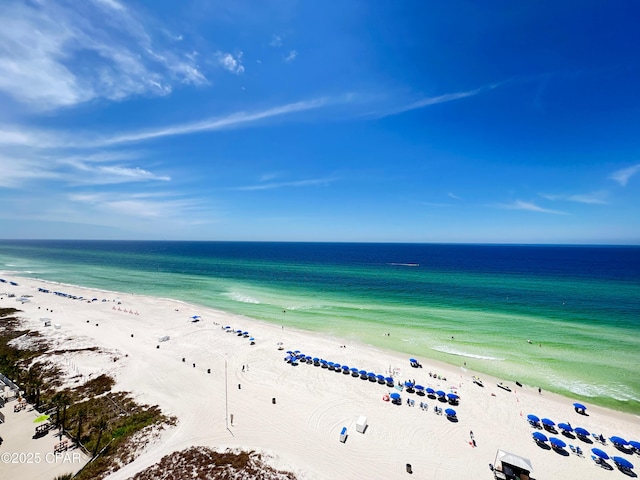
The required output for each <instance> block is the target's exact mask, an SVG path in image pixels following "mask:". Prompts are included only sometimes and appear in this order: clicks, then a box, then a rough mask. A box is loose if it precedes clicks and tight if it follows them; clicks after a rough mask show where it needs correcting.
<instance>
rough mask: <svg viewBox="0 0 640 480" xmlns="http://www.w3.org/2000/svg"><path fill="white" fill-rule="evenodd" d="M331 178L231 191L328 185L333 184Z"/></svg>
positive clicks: (264, 185) (251, 186)
mask: <svg viewBox="0 0 640 480" xmlns="http://www.w3.org/2000/svg"><path fill="white" fill-rule="evenodd" d="M334 181H335V179H333V178H316V179H311V180H296V181H291V182H272V183H259V184H257V185H246V186H243V187H235V188H232V189H231V190H243V191H253V190H273V189H276V188H287V187H309V186H316V185H325V186H326V185H329V184H330V183H331V182H334Z"/></svg>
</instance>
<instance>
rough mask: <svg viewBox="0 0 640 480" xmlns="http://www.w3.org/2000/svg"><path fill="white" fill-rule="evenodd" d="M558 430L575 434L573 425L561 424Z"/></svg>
mask: <svg viewBox="0 0 640 480" xmlns="http://www.w3.org/2000/svg"><path fill="white" fill-rule="evenodd" d="M558 428H559V429H560V430H564V431H565V432H573V427H571V425H569V424H568V423H559V424H558Z"/></svg>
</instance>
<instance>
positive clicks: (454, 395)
mask: <svg viewBox="0 0 640 480" xmlns="http://www.w3.org/2000/svg"><path fill="white" fill-rule="evenodd" d="M447 398H448V399H449V400H458V399H459V398H460V397H459V396H458V395H456V394H455V393H447Z"/></svg>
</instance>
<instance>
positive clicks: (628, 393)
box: [0, 241, 640, 413]
mask: <svg viewBox="0 0 640 480" xmlns="http://www.w3.org/2000/svg"><path fill="white" fill-rule="evenodd" d="M0 269H2V270H4V271H7V272H14V273H15V274H19V275H23V276H29V277H37V278H43V279H47V280H53V281H59V282H63V283H70V284H78V285H85V286H89V287H95V288H101V289H107V290H115V291H120V292H133V293H138V294H146V295H152V296H159V297H169V298H175V299H179V300H183V301H188V302H192V303H195V304H200V305H204V306H208V307H214V308H218V309H222V310H225V311H229V312H233V313H238V314H244V315H247V316H251V317H254V318H258V319H261V320H265V321H269V322H273V323H277V324H282V325H288V326H296V327H299V328H303V329H307V330H311V331H319V332H324V333H329V334H333V335H336V336H340V337H345V338H347V339H357V340H360V341H363V342H365V343H369V344H372V345H376V346H379V347H383V348H388V349H392V350H395V351H399V352H405V353H407V355H410V356H417V357H419V358H421V359H422V360H423V363H428V362H427V361H426V359H428V358H433V359H438V360H442V361H445V362H448V363H451V364H454V365H461V364H462V363H463V362H466V363H467V366H468V367H469V368H473V369H475V370H478V371H481V372H485V373H488V374H492V375H496V376H498V377H501V378H505V379H508V380H513V381H515V380H518V381H520V382H522V383H526V384H529V385H535V386H540V387H542V388H543V389H544V390H550V391H555V392H557V393H561V394H564V395H568V396H570V397H573V398H578V399H582V400H585V401H588V402H592V403H594V404H600V405H603V406H607V407H610V408H614V409H617V410H623V411H628V412H633V413H640V379H639V378H640V377H639V376H638V375H637V371H636V368H637V364H638V360H640V338H639V336H638V333H639V332H640V300H639V299H640V248H637V247H581V246H580V247H578V246H576V247H566V246H547V247H532V246H491V245H405V244H402V245H391V244H311V243H308V244H300V243H291V244H286V243H240V242H230V243H225V242H220V243H216V242H86V241H84V242H80V241H78V242H70V241H64V242H63V241H0ZM5 276H6V277H8V278H10V274H6V275H5ZM1 288H2V287H1V286H0V291H2V290H1ZM284 311H286V313H285V312H284ZM385 333H390V335H389V336H387V335H385ZM452 337H453V338H452ZM528 339H530V340H531V342H532V343H531V344H529V343H527V340H528Z"/></svg>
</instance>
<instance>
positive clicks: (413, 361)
mask: <svg viewBox="0 0 640 480" xmlns="http://www.w3.org/2000/svg"><path fill="white" fill-rule="evenodd" d="M409 361H410V362H411V363H418V361H417V360H416V359H415V358H410V359H409Z"/></svg>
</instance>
